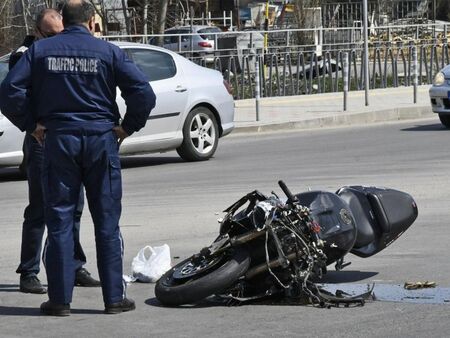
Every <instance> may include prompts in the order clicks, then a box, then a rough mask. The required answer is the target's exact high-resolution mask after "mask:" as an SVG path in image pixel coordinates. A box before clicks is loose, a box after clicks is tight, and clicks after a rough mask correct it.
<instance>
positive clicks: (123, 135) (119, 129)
mask: <svg viewBox="0 0 450 338" xmlns="http://www.w3.org/2000/svg"><path fill="white" fill-rule="evenodd" d="M113 130H114V132H115V133H116V136H117V142H118V143H119V146H120V145H121V144H122V142H123V140H125V138H127V137H128V136H129V135H128V134H127V132H126V131H125V130H123V128H122V126H117V127H114V128H113Z"/></svg>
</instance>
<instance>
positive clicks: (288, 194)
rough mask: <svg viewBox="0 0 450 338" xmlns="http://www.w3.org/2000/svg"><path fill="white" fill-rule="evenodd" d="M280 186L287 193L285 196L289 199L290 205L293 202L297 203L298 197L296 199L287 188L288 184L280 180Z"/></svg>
mask: <svg viewBox="0 0 450 338" xmlns="http://www.w3.org/2000/svg"><path fill="white" fill-rule="evenodd" d="M278 185H279V186H280V188H281V190H283V192H284V193H285V195H286V196H287V198H288V203H292V202H297V201H298V200H297V197H295V196H294V195H293V194H292V193H291V191H290V190H289V188H288V187H287V186H286V184H285V183H284V182H283V181H282V180H279V181H278Z"/></svg>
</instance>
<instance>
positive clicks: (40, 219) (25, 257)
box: [9, 8, 100, 293]
mask: <svg viewBox="0 0 450 338" xmlns="http://www.w3.org/2000/svg"><path fill="white" fill-rule="evenodd" d="M63 29H64V27H63V23H62V17H61V14H59V13H58V12H57V11H56V10H55V9H50V8H46V9H43V10H42V11H41V12H39V14H38V16H37V18H36V27H35V33H34V35H27V36H26V37H25V40H24V41H23V43H22V46H20V47H19V48H17V49H16V50H15V51H14V52H12V53H11V55H10V56H9V68H10V69H11V68H13V67H14V65H15V64H16V63H17V62H18V61H19V60H20V58H21V57H22V55H23V54H24V53H25V52H26V51H27V49H28V48H30V47H31V45H32V44H33V43H34V42H35V41H37V40H39V39H45V38H48V37H51V36H54V35H56V34H58V33H60V32H61V31H62V30H63ZM23 153H24V161H23V164H24V165H25V168H26V173H27V179H28V198H29V204H28V206H27V207H26V208H25V211H24V221H23V225H22V245H21V250H20V264H19V267H18V268H17V271H16V272H17V273H20V291H21V292H24V293H46V292H47V289H46V288H45V287H43V286H42V284H41V282H40V280H39V278H38V277H37V274H38V273H39V265H40V263H41V259H40V257H41V248H42V238H43V236H44V230H45V221H44V199H43V193H42V184H41V183H42V182H41V176H42V163H43V152H42V146H41V145H40V144H38V142H37V141H36V139H35V138H34V137H33V136H31V134H30V133H26V135H25V139H24V144H23ZM81 190H83V189H81ZM83 205H84V192H83V191H81V192H80V198H79V202H78V205H77V208H76V212H75V215H74V216H75V220H74V228H73V231H74V234H73V235H74V240H75V243H74V245H75V251H74V258H75V260H76V262H77V266H78V268H77V269H76V273H75V285H79V286H100V282H99V281H97V280H95V279H94V278H92V277H91V274H90V273H89V272H88V271H87V270H86V269H85V268H84V267H83V265H84V264H86V255H85V254H84V251H83V248H82V246H81V244H80V218H81V214H82V212H83Z"/></svg>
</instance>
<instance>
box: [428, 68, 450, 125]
mask: <svg viewBox="0 0 450 338" xmlns="http://www.w3.org/2000/svg"><path fill="white" fill-rule="evenodd" d="M429 94H430V100H431V109H432V110H433V112H434V113H437V114H439V119H440V120H441V122H442V124H443V125H444V126H445V127H446V128H449V129H450V65H448V66H447V67H444V68H443V69H441V71H440V72H439V73H437V74H436V76H435V77H434V81H433V85H432V86H431V88H430V90H429Z"/></svg>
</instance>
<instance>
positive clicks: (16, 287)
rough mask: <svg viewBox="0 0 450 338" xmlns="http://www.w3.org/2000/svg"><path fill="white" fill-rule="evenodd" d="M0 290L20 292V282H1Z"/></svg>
mask: <svg viewBox="0 0 450 338" xmlns="http://www.w3.org/2000/svg"><path fill="white" fill-rule="evenodd" d="M0 292H19V284H0Z"/></svg>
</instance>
